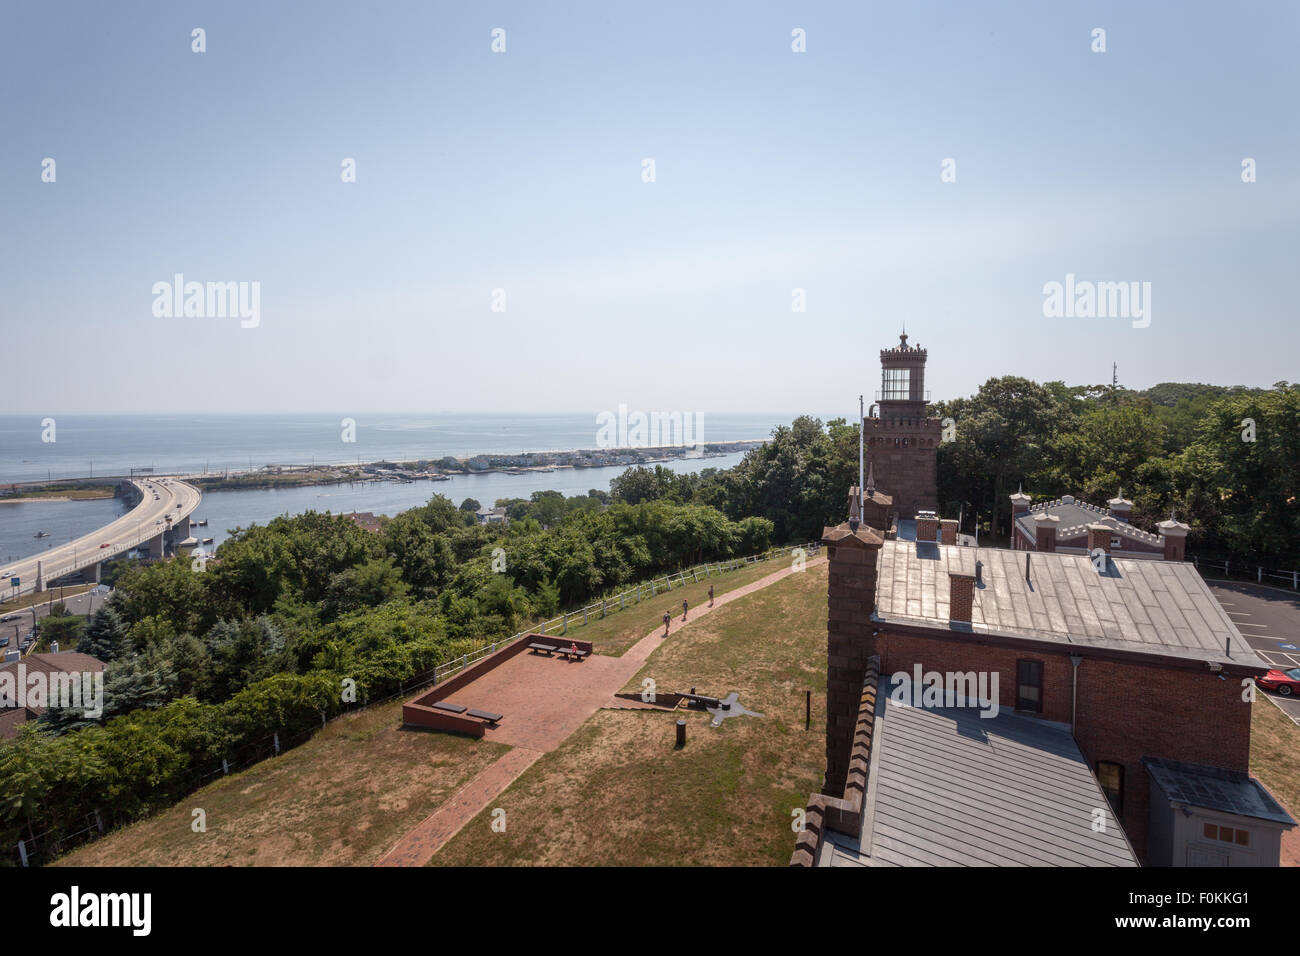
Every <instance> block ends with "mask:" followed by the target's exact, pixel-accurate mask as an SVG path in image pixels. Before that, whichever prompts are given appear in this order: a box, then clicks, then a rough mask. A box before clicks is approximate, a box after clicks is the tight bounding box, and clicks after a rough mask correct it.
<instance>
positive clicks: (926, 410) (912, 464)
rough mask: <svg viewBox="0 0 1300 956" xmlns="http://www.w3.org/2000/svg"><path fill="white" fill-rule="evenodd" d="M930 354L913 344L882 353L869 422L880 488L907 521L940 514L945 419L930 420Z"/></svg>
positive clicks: (866, 424)
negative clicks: (939, 453)
mask: <svg viewBox="0 0 1300 956" xmlns="http://www.w3.org/2000/svg"><path fill="white" fill-rule="evenodd" d="M926 355H927V353H926V350H925V349H923V348H921V347H920V346H919V345H908V344H907V333H906V332H904V333H903V334H902V335H900V336H899V339H898V344H897V345H896V346H894V347H893V348H888V349H881V350H880V391H878V392H876V403H875V404H874V405H873V406H872V407H871V409H870V410H869V411H868V414H867V417H866V418H865V419H863V422H862V425H863V434H864V435H865V440H866V443H867V454H868V455H869V456H870V458H871V464H872V468H873V469H874V474H875V478H876V487H878V488H880V489H882V490H883V491H885V492H887V493H889V494H890V495H892V496H893V498H894V509H895V510H896V511H897V512H898V515H899V517H901V518H914V517H916V513H917V511H934V510H936V509H937V508H938V468H937V465H938V459H937V458H936V453H937V451H938V448H939V438H940V428H939V419H938V418H937V417H934V416H931V415H930V393H929V392H928V391H926V388H925V359H926Z"/></svg>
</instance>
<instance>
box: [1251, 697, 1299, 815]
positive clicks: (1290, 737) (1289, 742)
mask: <svg viewBox="0 0 1300 956" xmlns="http://www.w3.org/2000/svg"><path fill="white" fill-rule="evenodd" d="M1263 697H1264V692H1263V691H1260V692H1259V696H1258V697H1257V698H1256V700H1255V703H1253V704H1252V705H1251V714H1250V772H1251V773H1252V774H1254V775H1255V776H1256V777H1258V778H1259V779H1260V780H1261V781H1262V782H1263V783H1264V785H1265V786H1266V787H1268V789H1269V790H1271V791H1273V796H1275V797H1277V798H1278V799H1279V800H1281V801H1282V803H1283V804H1285V805H1286V808H1287V809H1288V810H1296V809H1300V727H1298V726H1296V724H1295V722H1294V721H1292V720H1291V718H1290V717H1288V716H1287V715H1286V714H1284V713H1282V711H1281V710H1280V709H1279V708H1278V706H1277V705H1276V704H1274V703H1273V702H1272V701H1271V700H1264V699H1263ZM1292 815H1293V816H1294V813H1292Z"/></svg>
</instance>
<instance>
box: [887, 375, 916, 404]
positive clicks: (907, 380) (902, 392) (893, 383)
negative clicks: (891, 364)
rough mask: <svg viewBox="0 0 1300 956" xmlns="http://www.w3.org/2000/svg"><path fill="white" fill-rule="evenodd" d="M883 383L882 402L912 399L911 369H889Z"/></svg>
mask: <svg viewBox="0 0 1300 956" xmlns="http://www.w3.org/2000/svg"><path fill="white" fill-rule="evenodd" d="M884 371H885V375H884V380H883V382H882V383H881V390H880V399H881V401H885V402H888V401H900V400H906V399H908V398H910V397H911V395H912V389H911V373H912V370H911V369H907V368H887V369H885V370H884Z"/></svg>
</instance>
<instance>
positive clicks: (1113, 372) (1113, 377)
mask: <svg viewBox="0 0 1300 956" xmlns="http://www.w3.org/2000/svg"><path fill="white" fill-rule="evenodd" d="M1110 387H1111V388H1118V387H1119V363H1118V362H1111V363H1110Z"/></svg>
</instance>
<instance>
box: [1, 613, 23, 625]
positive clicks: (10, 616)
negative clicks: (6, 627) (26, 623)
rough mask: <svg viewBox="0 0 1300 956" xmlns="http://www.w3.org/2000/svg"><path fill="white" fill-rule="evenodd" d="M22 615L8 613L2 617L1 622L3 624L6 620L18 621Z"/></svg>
mask: <svg viewBox="0 0 1300 956" xmlns="http://www.w3.org/2000/svg"><path fill="white" fill-rule="evenodd" d="M21 616H22V615H20V614H6V615H5V616H4V617H0V624H3V623H4V622H5V621H16V620H18V618H20V617H21Z"/></svg>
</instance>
